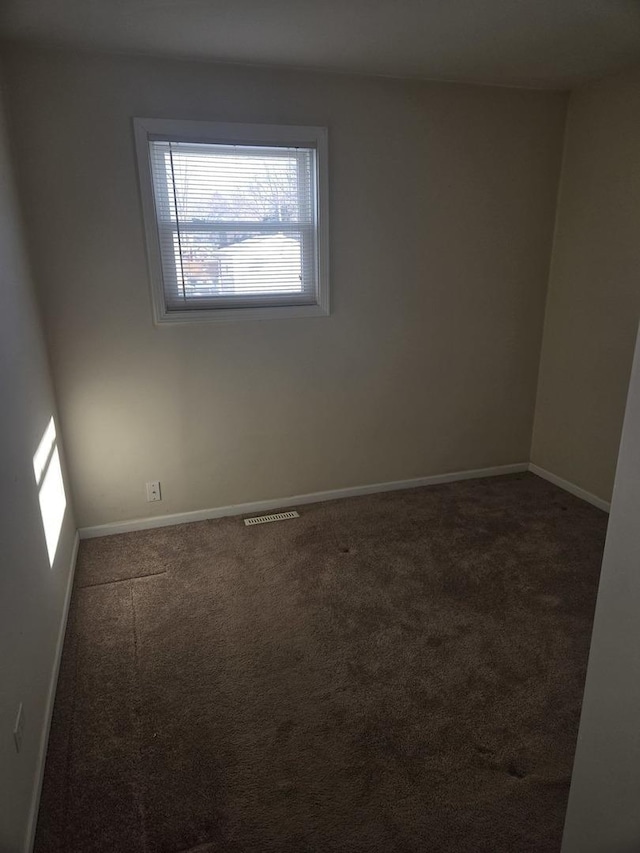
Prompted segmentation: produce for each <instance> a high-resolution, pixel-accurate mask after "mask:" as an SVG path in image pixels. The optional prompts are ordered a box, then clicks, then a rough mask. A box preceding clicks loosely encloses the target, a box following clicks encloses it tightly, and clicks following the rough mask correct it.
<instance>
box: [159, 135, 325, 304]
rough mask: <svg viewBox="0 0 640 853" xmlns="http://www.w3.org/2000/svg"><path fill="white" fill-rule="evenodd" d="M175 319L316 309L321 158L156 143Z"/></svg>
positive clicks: (164, 262)
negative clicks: (208, 312)
mask: <svg viewBox="0 0 640 853" xmlns="http://www.w3.org/2000/svg"><path fill="white" fill-rule="evenodd" d="M149 156H150V164H151V174H152V181H153V196H154V203H155V212H156V221H157V228H158V242H159V247H160V259H161V266H162V278H163V287H164V298H165V302H166V309H167V310H168V311H172V310H173V311H175V310H177V311H185V310H194V309H196V310H197V309H202V308H217V307H221V308H243V307H252V306H277V305H312V304H315V303H316V301H317V251H318V249H317V236H316V235H317V203H316V195H317V187H316V151H315V149H314V148H301V147H285V146H273V145H270V146H264V145H250V144H247V145H238V144H233V145H230V144H223V143H222V144H220V143H200V142H180V141H177V142H174V141H170V140H166V139H154V138H150V139H149Z"/></svg>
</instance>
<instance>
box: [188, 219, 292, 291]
mask: <svg viewBox="0 0 640 853" xmlns="http://www.w3.org/2000/svg"><path fill="white" fill-rule="evenodd" d="M301 247H302V240H301V236H300V234H299V233H292V232H273V233H269V234H264V233H262V232H260V231H240V232H233V231H225V232H223V233H221V234H212V233H211V232H210V231H186V232H184V231H183V232H181V234H180V237H179V238H178V233H177V231H174V233H173V248H174V261H175V264H176V266H177V267H178V268H180V265H182V269H181V275H182V277H183V281H184V294H183V295H184V298H185V299H201V298H204V297H216V296H236V297H237V296H248V295H254V294H267V295H268V294H269V293H273V292H274V291H277V293H279V294H284V293H294V294H295V293H298V294H301V293H302V290H303V288H302V251H301Z"/></svg>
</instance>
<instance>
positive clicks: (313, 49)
mask: <svg viewBox="0 0 640 853" xmlns="http://www.w3.org/2000/svg"><path fill="white" fill-rule="evenodd" d="M0 35H3V36H5V37H10V38H17V39H29V40H35V41H40V42H43V41H44V42H48V43H54V44H61V45H68V46H77V47H83V48H100V49H107V50H117V51H131V52H138V53H140V52H143V53H153V54H162V55H166V56H177V57H182V58H187V57H188V58H194V59H196V58H197V59H212V60H218V61H226V62H250V63H259V64H271V65H281V66H296V67H309V68H321V69H326V70H334V71H351V72H358V73H367V74H382V75H389V76H394V77H416V78H425V79H436V80H458V81H465V82H473V83H494V84H500V85H508V86H528V87H540V88H568V87H570V86H573V85H576V84H579V83H581V82H584V81H586V80H589V79H593V78H597V77H602V76H604V75H606V74H610V73H614V72H616V71H618V70H621V69H622V68H625V67H628V66H630V65H633V64H636V63H639V64H640V0H2V3H1V10H0Z"/></svg>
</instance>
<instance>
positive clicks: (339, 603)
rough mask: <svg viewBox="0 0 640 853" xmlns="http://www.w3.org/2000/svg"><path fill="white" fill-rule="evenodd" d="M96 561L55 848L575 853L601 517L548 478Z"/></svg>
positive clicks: (113, 548)
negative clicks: (574, 772)
mask: <svg viewBox="0 0 640 853" xmlns="http://www.w3.org/2000/svg"><path fill="white" fill-rule="evenodd" d="M299 512H300V515H301V517H300V518H299V519H295V520H292V521H285V522H280V523H275V524H267V525H259V526H255V527H249V528H247V527H245V526H244V525H243V524H242V521H241V520H240V519H238V518H229V519H222V520H218V521H208V522H201V523H196V524H188V525H181V526H178V527H172V528H165V529H161V530H153V531H145V532H140V533H131V534H125V535H122V536H112V537H107V538H104V539H95V540H89V541H85V542H83V543H82V544H81V550H80V556H79V564H78V571H77V577H76V586H75V591H74V596H73V602H72V611H71V617H70V623H69V628H68V632H67V638H66V643H65V649H64V656H63V663H62V669H61V675H60V682H59V686H58V693H57V698H56V705H55V713H54V720H53V726H52V730H51V738H50V742H49V751H48V756H47V765H46V773H45V781H44V788H43V796H42V802H41V809H40V817H39V823H38V833H37V842H36V850H37V851H38V853H89V851H105V853H107V851H108V853H117V851H127V852H128V853H177V851H196V850H197V851H199V853H333V851H336V853H337V851H341V853H356V851H357V853H368V851H371V853H409V851H428V853H525V851H526V853H529V851H533V852H534V853H557V851H558V850H559V849H560V838H561V832H562V824H563V819H564V812H565V807H566V800H567V794H568V787H569V779H570V773H571V766H572V760H573V753H574V747H575V738H576V732H577V724H578V718H579V713H580V702H581V696H582V689H583V682H584V676H585V668H586V662H587V652H588V647H589V637H590V632H591V622H592V615H593V609H594V604H595V598H596V589H597V582H598V574H599V568H600V560H601V552H602V546H603V542H604V535H605V528H606V521H607V518H606V515H605V514H604V513H602V512H600V511H599V510H597V509H594V508H593V507H592V506H589V505H588V504H585V503H583V502H581V501H579V500H577V499H576V498H573V497H571V496H570V495H568V494H566V493H565V492H561V491H560V490H558V489H556V488H555V487H553V486H551V485H550V484H548V483H546V482H544V481H543V480H541V479H538V478H537V477H534V476H533V475H531V474H524V475H516V476H510V477H500V478H492V479H486V480H475V481H467V482H461V483H454V484H450V485H443V486H438V487H432V488H423V489H415V490H411V491H405V492H389V493H386V494H379V495H373V496H370V497H362V498H353V499H350V500H343V501H333V502H328V503H324V504H315V505H310V506H303V507H300V508H299Z"/></svg>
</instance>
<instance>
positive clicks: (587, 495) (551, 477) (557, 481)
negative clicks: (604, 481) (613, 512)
mask: <svg viewBox="0 0 640 853" xmlns="http://www.w3.org/2000/svg"><path fill="white" fill-rule="evenodd" d="M529 471H531V473H532V474H536V475H537V476H538V477H542V479H543V480H548V481H549V482H550V483H553V485H554V486H558V487H559V488H561V489H564V490H565V492H570V493H571V494H572V495H575V496H576V497H577V498H582V500H583V501H587V503H590V504H593V505H594V506H597V507H598V509H602V510H604V512H609V509H610V507H611V504H610V503H609V502H608V501H604V500H602V498H599V497H598V496H597V495H593V494H591V492H587V490H586V489H581V488H580V486H576V485H575V483H571V482H570V481H569V480H563V479H562V477H558V476H557V474H552V473H551V471H547V470H546V469H545V468H541V467H540V466H539V465H534V464H533V462H530V463H529Z"/></svg>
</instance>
